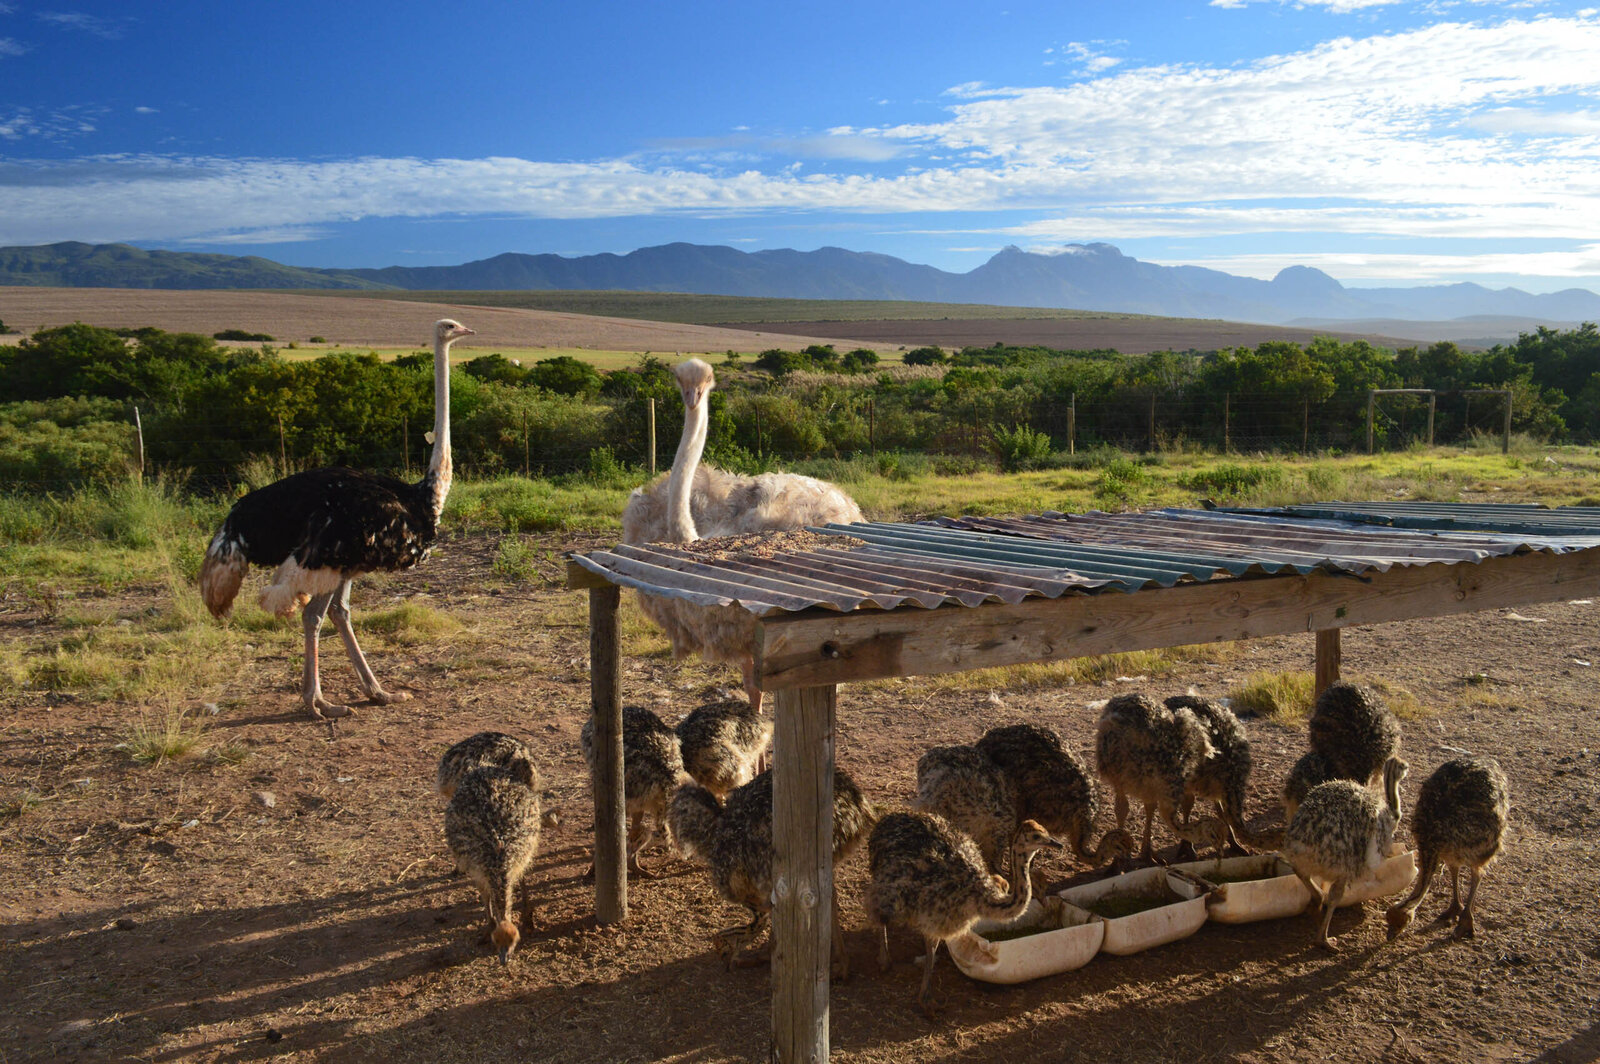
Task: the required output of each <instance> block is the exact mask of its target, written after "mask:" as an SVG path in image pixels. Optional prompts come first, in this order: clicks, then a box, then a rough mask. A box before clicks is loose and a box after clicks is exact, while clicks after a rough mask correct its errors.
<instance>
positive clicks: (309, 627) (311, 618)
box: [300, 591, 350, 720]
mask: <svg viewBox="0 0 1600 1064" xmlns="http://www.w3.org/2000/svg"><path fill="white" fill-rule="evenodd" d="M332 601H333V592H332V591H325V592H323V593H322V594H320V595H318V596H316V597H315V598H313V599H312V600H311V601H310V602H307V603H306V607H305V609H304V610H303V611H302V612H301V614H300V625H301V627H302V628H304V629H305V633H306V659H305V664H304V666H303V667H302V670H301V675H300V698H301V700H302V701H304V702H305V704H306V711H307V712H309V713H310V714H311V715H312V716H313V717H316V718H318V719H319V720H332V719H333V718H335V717H348V716H349V715H350V707H349V706H340V705H335V704H334V703H332V702H329V701H328V700H327V699H326V698H323V697H322V679H321V671H320V670H319V669H318V667H317V666H318V661H317V656H318V642H319V641H320V640H321V638H322V619H323V618H324V617H326V616H327V615H328V604H329V603H330V602H332Z"/></svg>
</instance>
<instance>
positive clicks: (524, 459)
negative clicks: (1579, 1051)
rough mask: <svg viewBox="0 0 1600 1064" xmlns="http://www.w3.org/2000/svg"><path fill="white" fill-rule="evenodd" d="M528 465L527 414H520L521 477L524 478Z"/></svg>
mask: <svg viewBox="0 0 1600 1064" xmlns="http://www.w3.org/2000/svg"><path fill="white" fill-rule="evenodd" d="M529 468H530V463H529V461H528V412H527V411H526V410H524V411H523V412H522V475H523V476H524V477H526V476H527V475H528V470H529Z"/></svg>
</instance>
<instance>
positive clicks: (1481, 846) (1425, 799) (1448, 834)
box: [1387, 757, 1511, 939]
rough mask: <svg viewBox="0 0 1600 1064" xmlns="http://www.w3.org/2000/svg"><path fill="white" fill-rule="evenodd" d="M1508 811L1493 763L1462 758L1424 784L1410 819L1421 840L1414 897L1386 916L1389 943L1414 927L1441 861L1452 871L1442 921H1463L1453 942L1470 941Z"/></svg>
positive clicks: (1502, 783) (1503, 784) (1435, 772)
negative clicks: (1463, 885)
mask: <svg viewBox="0 0 1600 1064" xmlns="http://www.w3.org/2000/svg"><path fill="white" fill-rule="evenodd" d="M1510 812H1511V798H1510V796H1509V794H1508V793H1507V789H1506V777H1505V773H1503V772H1501V771H1500V765H1499V763H1497V762H1496V761H1495V760H1494V759H1493V758H1490V757H1458V758H1455V759H1454V760H1451V761H1446V762H1445V763H1444V764H1442V765H1440V766H1439V767H1438V768H1436V769H1434V770H1433V775H1431V776H1429V777H1428V778H1427V779H1426V780H1424V781H1423V782H1422V790H1421V792H1420V793H1419V794H1418V795H1417V808H1416V811H1415V812H1413V813H1412V814H1411V834H1412V836H1413V837H1415V838H1416V840H1417V857H1418V862H1417V863H1418V867H1417V881H1416V883H1415V884H1414V885H1413V886H1412V888H1411V896H1410V897H1408V898H1406V900H1405V901H1403V902H1401V903H1400V904H1398V905H1396V906H1394V907H1393V908H1391V909H1390V910H1389V912H1388V914H1387V917H1388V921H1389V937H1390V938H1391V939H1393V938H1395V937H1396V936H1398V935H1399V934H1400V932H1402V931H1404V930H1405V929H1406V925H1407V924H1409V923H1411V918H1412V917H1413V916H1414V915H1415V914H1416V911H1417V906H1418V905H1420V904H1422V899H1423V897H1424V896H1426V895H1427V893H1428V886H1429V884H1430V882H1431V881H1432V879H1433V873H1434V870H1435V869H1436V868H1438V867H1439V862H1441V861H1443V862H1444V863H1445V865H1447V866H1448V867H1449V869H1450V907H1449V908H1448V909H1446V910H1445V911H1444V912H1442V913H1440V914H1439V918H1438V922H1440V923H1443V922H1446V921H1449V920H1451V919H1456V918H1457V917H1459V919H1456V927H1455V930H1454V931H1453V932H1452V933H1451V934H1452V937H1454V938H1471V937H1472V933H1473V932H1472V900H1473V899H1474V898H1475V897H1477V895H1478V880H1479V879H1480V878H1482V876H1483V870H1484V868H1486V867H1487V866H1488V864H1489V862H1491V861H1493V860H1494V859H1495V857H1496V856H1497V855H1498V854H1499V853H1500V843H1501V840H1502V839H1503V837H1504V836H1505V831H1506V817H1507V816H1508V815H1509V814H1510ZM1463 866H1465V867H1466V868H1467V870H1468V874H1469V875H1470V876H1471V881H1470V882H1469V883H1468V884H1467V901H1466V904H1465V905H1463V904H1462V903H1461V895H1460V878H1461V869H1462V867H1463Z"/></svg>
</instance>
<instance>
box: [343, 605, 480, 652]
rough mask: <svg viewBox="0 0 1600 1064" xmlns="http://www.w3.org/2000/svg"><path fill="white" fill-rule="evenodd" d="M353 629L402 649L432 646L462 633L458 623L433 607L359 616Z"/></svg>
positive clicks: (411, 606) (384, 611)
mask: <svg viewBox="0 0 1600 1064" xmlns="http://www.w3.org/2000/svg"><path fill="white" fill-rule="evenodd" d="M355 625H356V627H357V628H359V629H361V630H362V631H363V632H376V633H378V634H381V635H383V636H385V637H386V638H388V639H389V640H390V641H392V642H395V643H399V644H400V645H402V646H415V645H417V644H419V643H432V642H437V641H438V640H441V639H445V638H456V637H459V636H460V635H461V633H462V632H463V631H464V629H463V628H462V626H461V622H460V621H457V620H456V619H455V618H454V617H451V616H450V615H449V614H446V613H440V612H439V611H438V610H436V609H434V608H433V607H432V606H424V605H421V604H419V603H416V602H407V603H403V604H401V605H399V606H395V607H394V608H392V609H387V610H378V611H377V612H374V613H362V614H358V615H357V616H356V619H355Z"/></svg>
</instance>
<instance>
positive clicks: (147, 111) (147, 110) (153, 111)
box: [133, 106, 161, 115]
mask: <svg viewBox="0 0 1600 1064" xmlns="http://www.w3.org/2000/svg"><path fill="white" fill-rule="evenodd" d="M133 113H134V114H136V115H158V114H160V113H161V112H160V110H158V109H157V108H154V107H143V106H141V107H135V108H134V109H133Z"/></svg>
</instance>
